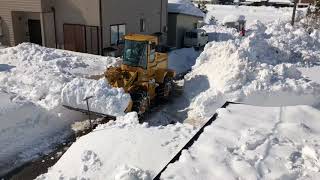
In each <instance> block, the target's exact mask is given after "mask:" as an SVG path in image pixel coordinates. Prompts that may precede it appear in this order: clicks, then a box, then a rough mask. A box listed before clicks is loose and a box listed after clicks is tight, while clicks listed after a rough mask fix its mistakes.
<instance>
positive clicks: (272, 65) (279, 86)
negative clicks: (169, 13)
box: [185, 22, 320, 117]
mask: <svg viewBox="0 0 320 180" xmlns="http://www.w3.org/2000/svg"><path fill="white" fill-rule="evenodd" d="M315 37H316V36H314V33H313V34H310V35H309V34H308V33H307V32H305V31H303V29H300V28H298V29H295V28H292V27H291V26H290V25H289V24H285V23H278V22H276V23H274V24H271V25H269V26H265V25H263V24H261V23H259V22H257V24H256V25H255V26H253V28H252V32H251V33H250V35H249V36H248V37H245V38H244V39H239V38H237V39H235V40H229V41H226V42H211V43H209V44H207V46H206V47H205V49H204V52H203V53H202V54H201V55H200V56H199V58H198V59H197V61H196V64H195V66H194V67H193V70H192V72H190V73H189V74H187V76H186V77H185V80H186V82H185V94H186V95H187V96H188V97H189V99H192V102H191V107H190V108H191V109H193V110H192V111H190V112H189V115H190V116H194V115H195V116H201V117H203V116H204V117H210V116H212V114H213V112H212V111H209V112H206V111H208V110H206V108H204V107H207V106H208V105H210V104H214V101H217V100H219V101H220V100H221V99H225V100H229V101H240V102H245V103H249V104H257V105H268V106H277V105H298V104H306V105H315V104H318V103H319V98H320V85H319V84H317V83H315V82H310V81H308V80H307V79H305V78H303V77H302V75H301V73H300V72H299V70H297V68H296V67H297V66H305V65H308V66H309V65H312V64H316V63H318V62H319V60H320V43H319V39H315ZM289 63H290V64H289ZM195 89H197V90H196V91H195Z"/></svg>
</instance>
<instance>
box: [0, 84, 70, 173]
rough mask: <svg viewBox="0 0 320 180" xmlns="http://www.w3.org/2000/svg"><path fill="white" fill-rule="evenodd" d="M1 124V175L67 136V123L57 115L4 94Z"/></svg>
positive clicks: (1, 93) (0, 100)
mask: <svg viewBox="0 0 320 180" xmlns="http://www.w3.org/2000/svg"><path fill="white" fill-rule="evenodd" d="M0 122H1V126H0V174H2V173H6V172H7V171H9V170H10V169H12V168H14V166H15V165H19V164H20V163H21V162H23V161H25V160H28V159H31V158H34V157H35V156H37V154H38V153H39V152H44V151H45V150H47V149H48V147H50V145H52V144H54V143H57V142H59V140H60V138H64V137H66V135H67V134H66V131H65V128H66V126H65V124H66V122H65V121H63V120H60V119H59V117H58V116H57V115H56V114H53V113H50V112H47V111H46V109H44V108H42V107H40V106H39V105H36V104H34V103H32V102H30V101H27V100H25V99H24V98H23V97H21V96H19V95H16V94H12V93H7V92H4V91H1V90H0ZM52 134H56V135H57V136H59V138H57V136H53V137H52V136H51V135H52Z"/></svg>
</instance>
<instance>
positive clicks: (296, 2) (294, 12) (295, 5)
mask: <svg viewBox="0 0 320 180" xmlns="http://www.w3.org/2000/svg"><path fill="white" fill-rule="evenodd" d="M298 1H299V0H294V4H293V12H292V20H291V25H292V26H293V25H294V20H295V19H296V11H297V5H298Z"/></svg>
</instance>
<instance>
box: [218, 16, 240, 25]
mask: <svg viewBox="0 0 320 180" xmlns="http://www.w3.org/2000/svg"><path fill="white" fill-rule="evenodd" d="M245 20H246V17H245V16H243V15H228V16H226V17H224V19H223V21H222V23H223V24H225V23H228V22H237V21H245Z"/></svg>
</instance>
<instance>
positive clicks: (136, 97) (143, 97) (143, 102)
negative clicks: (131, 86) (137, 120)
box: [131, 91, 150, 117]
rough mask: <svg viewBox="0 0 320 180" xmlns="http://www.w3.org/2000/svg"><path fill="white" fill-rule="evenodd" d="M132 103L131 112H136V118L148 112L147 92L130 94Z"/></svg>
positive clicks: (148, 98)
mask: <svg viewBox="0 0 320 180" xmlns="http://www.w3.org/2000/svg"><path fill="white" fill-rule="evenodd" d="M131 98H132V101H133V105H132V111H136V112H137V113H138V116H139V117H141V116H142V115H143V114H144V113H145V112H147V111H148V109H149V106H150V97H149V95H148V93H147V92H145V91H139V92H135V93H132V94H131Z"/></svg>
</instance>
